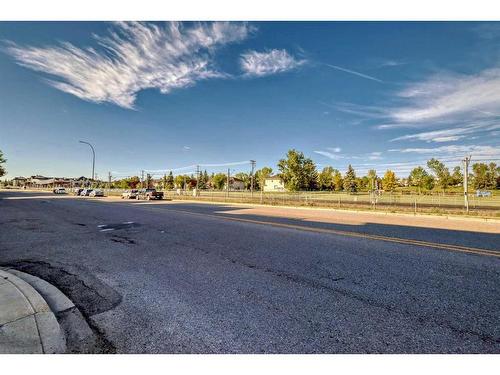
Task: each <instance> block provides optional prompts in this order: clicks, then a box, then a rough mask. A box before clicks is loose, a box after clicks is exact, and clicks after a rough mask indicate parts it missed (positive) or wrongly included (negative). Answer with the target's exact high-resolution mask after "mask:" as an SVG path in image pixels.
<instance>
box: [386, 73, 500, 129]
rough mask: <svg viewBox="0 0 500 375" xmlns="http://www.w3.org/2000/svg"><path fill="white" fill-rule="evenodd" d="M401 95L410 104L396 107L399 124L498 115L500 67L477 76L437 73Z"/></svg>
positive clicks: (394, 111)
mask: <svg viewBox="0 0 500 375" xmlns="http://www.w3.org/2000/svg"><path fill="white" fill-rule="evenodd" d="M398 95H399V96H400V97H401V98H404V99H406V100H408V101H409V105H407V106H403V107H399V108H394V109H393V110H392V111H391V113H390V117H391V118H392V119H393V120H394V121H395V122H397V123H400V124H407V123H422V122H429V121H434V120H446V121H456V120H461V121H463V120H464V119H465V118H466V119H468V120H473V119H477V118H484V117H485V116H488V114H487V113H496V112H498V108H499V105H500V68H493V69H487V70H484V71H482V72H479V73H477V74H471V75H459V74H450V73H447V74H437V75H434V76H432V77H431V78H429V79H428V80H426V81H424V82H419V83H416V84H413V85H410V86H408V87H407V88H406V89H404V90H403V91H401V92H399V93H398Z"/></svg>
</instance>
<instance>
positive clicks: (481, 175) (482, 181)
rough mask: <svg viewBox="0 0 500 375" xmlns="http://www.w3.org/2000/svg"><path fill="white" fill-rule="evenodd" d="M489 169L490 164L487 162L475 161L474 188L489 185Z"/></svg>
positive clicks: (483, 187) (473, 168)
mask: <svg viewBox="0 0 500 375" xmlns="http://www.w3.org/2000/svg"><path fill="white" fill-rule="evenodd" d="M488 171H489V168H488V165H487V164H485V163H474V164H473V165H472V172H473V173H474V178H473V185H474V189H485V188H487V187H488V182H489V181H488V180H489V178H488V177H489V176H488Z"/></svg>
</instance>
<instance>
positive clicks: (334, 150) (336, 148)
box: [328, 147, 342, 152]
mask: <svg viewBox="0 0 500 375" xmlns="http://www.w3.org/2000/svg"><path fill="white" fill-rule="evenodd" d="M328 150H330V151H332V152H340V151H342V149H341V148H340V147H328Z"/></svg>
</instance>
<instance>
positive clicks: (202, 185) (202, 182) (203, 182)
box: [198, 170, 208, 189]
mask: <svg viewBox="0 0 500 375" xmlns="http://www.w3.org/2000/svg"><path fill="white" fill-rule="evenodd" d="M207 185H208V173H207V171H206V170H205V171H204V172H200V176H199V182H198V188H199V189H206V188H207Z"/></svg>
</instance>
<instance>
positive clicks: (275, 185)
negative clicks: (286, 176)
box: [264, 176, 285, 192]
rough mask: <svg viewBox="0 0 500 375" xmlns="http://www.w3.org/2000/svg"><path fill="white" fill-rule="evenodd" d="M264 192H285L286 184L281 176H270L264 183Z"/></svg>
mask: <svg viewBox="0 0 500 375" xmlns="http://www.w3.org/2000/svg"><path fill="white" fill-rule="evenodd" d="M264 191H265V192H266V191H267V192H273V191H285V184H284V183H283V180H282V179H281V178H280V177H279V176H270V177H267V178H266V180H265V181H264Z"/></svg>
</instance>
